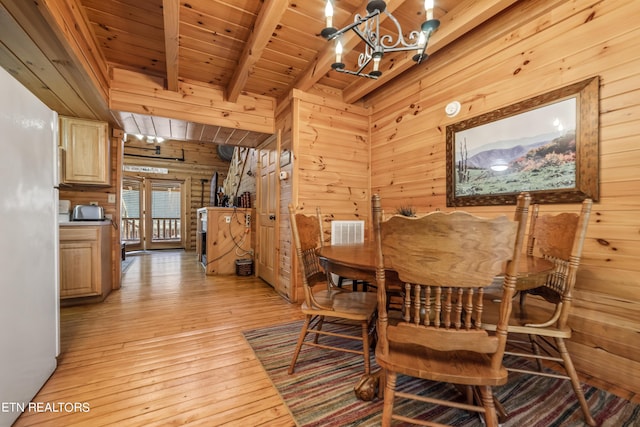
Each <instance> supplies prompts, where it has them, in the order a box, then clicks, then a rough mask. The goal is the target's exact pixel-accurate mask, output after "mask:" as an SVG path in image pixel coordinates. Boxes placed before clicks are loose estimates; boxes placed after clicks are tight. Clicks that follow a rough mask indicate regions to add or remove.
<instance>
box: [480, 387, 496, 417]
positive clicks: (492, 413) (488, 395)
mask: <svg viewBox="0 0 640 427" xmlns="http://www.w3.org/2000/svg"><path fill="white" fill-rule="evenodd" d="M478 389H479V390H480V398H481V399H482V406H483V407H484V421H485V423H486V425H487V427H498V414H497V413H496V407H495V405H494V400H493V392H492V391H491V386H487V385H485V386H479V387H478Z"/></svg>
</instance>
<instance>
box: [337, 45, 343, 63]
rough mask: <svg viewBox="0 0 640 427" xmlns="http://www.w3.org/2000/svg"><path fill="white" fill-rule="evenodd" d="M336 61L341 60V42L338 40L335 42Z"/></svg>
mask: <svg viewBox="0 0 640 427" xmlns="http://www.w3.org/2000/svg"><path fill="white" fill-rule="evenodd" d="M336 62H337V63H340V62H342V43H340V40H338V41H337V42H336Z"/></svg>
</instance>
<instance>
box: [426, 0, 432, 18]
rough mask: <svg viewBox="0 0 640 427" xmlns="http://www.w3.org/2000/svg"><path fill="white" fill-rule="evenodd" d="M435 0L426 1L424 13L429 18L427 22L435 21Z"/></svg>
mask: <svg viewBox="0 0 640 427" xmlns="http://www.w3.org/2000/svg"><path fill="white" fill-rule="evenodd" d="M433 6H434V5H433V0H424V11H425V13H426V16H427V21H428V20H430V19H433Z"/></svg>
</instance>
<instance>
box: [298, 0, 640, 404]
mask: <svg viewBox="0 0 640 427" xmlns="http://www.w3.org/2000/svg"><path fill="white" fill-rule="evenodd" d="M638 16H640V2H638V1H619V0H603V1H601V0H598V1H596V0H581V1H574V2H563V1H548V0H531V1H521V2H517V3H516V4H515V5H514V6H513V7H512V8H511V9H509V10H508V11H506V13H503V14H502V15H500V16H498V17H497V18H495V19H493V20H492V21H490V22H488V23H487V24H486V25H483V26H482V28H480V29H478V30H477V31H474V32H473V33H472V34H469V35H468V36H467V37H464V38H463V39H461V40H460V41H458V42H456V43H454V44H452V45H451V46H449V47H447V48H445V49H443V50H441V51H438V52H436V53H435V54H434V55H432V57H431V58H429V60H428V61H427V62H426V63H424V64H421V65H419V66H416V67H415V68H414V69H413V70H412V71H411V72H410V73H409V75H408V76H406V77H404V78H403V79H402V81H398V82H395V81H394V82H393V83H391V84H389V85H387V86H385V87H384V88H383V89H382V90H381V91H379V92H378V93H376V94H374V95H373V96H371V97H370V98H369V99H368V100H367V101H368V105H369V106H370V107H371V109H372V110H373V114H372V125H371V129H372V135H371V171H372V174H371V185H372V192H374V193H379V194H380V195H381V197H382V202H383V208H384V209H385V210H386V211H393V210H395V209H396V208H397V207H398V206H400V205H406V204H411V205H413V206H414V207H415V208H416V209H417V210H418V212H419V213H424V212H428V211H431V210H434V209H443V210H444V209H451V208H447V206H446V197H445V196H446V183H445V179H446V176H445V130H446V126H447V125H449V124H452V123H455V122H458V121H461V120H465V119H468V118H471V117H474V116H477V115H479V114H483V113H486V112H490V111H493V110H496V109H498V108H501V107H504V106H507V105H510V104H512V103H515V102H518V101H522V100H525V99H528V98H530V97H533V96H536V95H539V94H542V93H546V92H548V91H551V90H553V89H557V88H560V87H564V86H566V85H568V84H571V83H574V82H578V81H581V80H584V79H587V78H589V77H592V76H600V79H601V80H600V84H601V88H600V159H599V167H600V173H599V176H600V195H601V198H600V201H599V202H598V203H595V204H594V207H593V212H592V215H591V220H590V223H589V228H588V232H587V239H586V242H585V245H584V253H583V257H582V263H581V266H580V270H579V273H578V281H577V285H576V292H575V295H574V306H573V312H572V318H571V325H572V327H573V329H574V336H573V338H572V340H571V342H570V351H571V352H572V354H573V357H574V362H575V364H576V366H577V368H578V369H579V370H582V371H584V372H587V373H589V374H591V375H594V376H596V377H599V378H602V379H605V380H608V381H612V382H615V383H618V384H620V385H621V386H622V387H624V388H628V389H629V390H633V391H635V392H640V339H638V336H639V334H638V333H639V332H640V320H639V318H638V316H637V313H638V307H639V305H640V263H638V259H640V223H639V220H638V218H640V217H639V216H638V211H639V210H640V182H639V181H640V173H639V172H638V171H639V170H640V169H639V167H640V145H638V143H637V137H638V129H639V128H640V89H639V88H640V71H639V70H640V56H639V55H638V54H637V52H638V51H639V49H640V20H638ZM454 100H458V101H460V102H461V104H462V112H461V113H460V114H459V115H458V116H457V117H455V118H448V117H447V116H446V115H445V112H444V108H445V106H446V105H447V103H449V102H451V101H454ZM309 119H310V120H311V119H312V118H309ZM310 126H311V125H310ZM318 183H319V184H320V181H319V182H318ZM327 208H329V207H328V206H327ZM465 210H469V211H472V212H474V213H477V214H481V215H494V214H499V213H508V214H511V211H512V209H511V208H508V207H502V208H501V207H497V208H496V207H471V208H465ZM543 210H544V211H545V212H560V211H578V210H579V206H578V205H577V204H572V205H545V206H543Z"/></svg>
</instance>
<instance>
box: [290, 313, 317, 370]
mask: <svg viewBox="0 0 640 427" xmlns="http://www.w3.org/2000/svg"><path fill="white" fill-rule="evenodd" d="M310 322H311V315H309V314H307V316H306V317H305V319H304V324H303V325H302V329H301V330H300V336H299V337H298V343H297V344H296V349H295V351H294V352H293V359H292V360H291V365H289V375H291V374H293V370H294V368H295V366H296V360H298V355H299V354H300V349H301V348H302V343H303V342H304V337H306V336H307V330H308V329H309V323H310ZM316 336H317V335H316Z"/></svg>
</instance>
